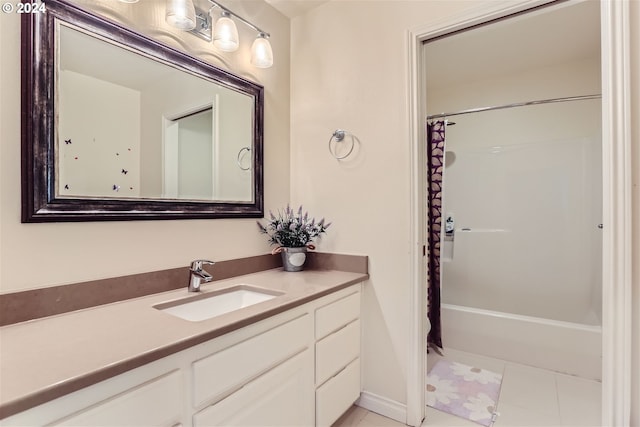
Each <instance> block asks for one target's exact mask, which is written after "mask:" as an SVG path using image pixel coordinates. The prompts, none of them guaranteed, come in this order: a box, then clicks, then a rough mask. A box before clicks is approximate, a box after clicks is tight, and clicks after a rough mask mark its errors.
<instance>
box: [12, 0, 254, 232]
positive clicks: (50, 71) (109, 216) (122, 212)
mask: <svg viewBox="0 0 640 427" xmlns="http://www.w3.org/2000/svg"><path fill="white" fill-rule="evenodd" d="M44 3H45V5H46V13H31V14H24V15H22V41H21V44H22V46H21V50H22V58H21V67H22V82H21V84H22V106H21V120H22V222H24V223H26V222H65V221H118V220H152V219H153V220H160V219H162V220H165V219H197V218H260V217H262V216H263V215H264V207H263V205H264V195H263V120H264V88H263V87H262V86H260V85H258V84H256V83H254V82H251V81H249V80H245V79H243V78H241V77H238V76H236V75H233V74H231V73H229V72H227V71H224V70H221V69H219V68H216V67H214V66H212V65H210V64H208V63H206V62H204V61H202V60H200V59H198V58H195V57H193V56H190V55H188V54H186V53H184V52H181V51H179V50H176V49H174V48H172V47H169V46H167V45H164V44H162V43H160V42H158V41H155V40H152V39H150V38H148V37H146V36H144V35H141V34H139V33H137V32H135V31H133V30H131V29H128V28H125V27H123V26H121V25H119V24H116V23H113V22H111V21H109V20H107V19H104V18H102V17H99V16H96V15H94V14H92V13H90V12H88V11H85V10H83V9H81V8H79V7H77V6H75V5H73V4H70V3H67V2H65V1H63V0H44ZM57 19H60V20H62V21H66V22H69V23H71V24H73V25H75V26H78V27H80V28H83V29H85V30H87V31H89V32H91V33H94V34H97V35H99V36H101V37H104V38H107V39H109V40H113V41H115V42H117V43H120V44H123V45H126V46H128V47H130V48H132V49H134V50H137V51H140V52H142V53H144V54H145V55H147V56H150V57H152V58H154V59H157V60H159V61H162V62H165V63H169V64H171V65H173V66H176V67H177V68H181V69H183V70H185V71H187V72H190V73H192V74H195V75H198V76H202V77H204V78H206V79H209V80H215V81H216V82H219V83H220V84H222V85H224V86H227V87H229V88H231V89H233V90H236V91H239V92H242V93H245V94H247V95H249V96H252V97H253V98H254V99H255V103H254V124H253V127H254V129H253V135H254V141H253V144H254V150H253V154H254V157H253V164H252V167H253V171H254V173H253V181H254V182H253V186H254V200H253V201H252V202H251V203H220V202H207V201H205V202H201V201H183V200H164V201H162V200H151V199H132V200H115V199H100V198H57V197H56V188H55V186H56V179H55V178H56V164H55V143H56V129H55V123H56V111H55V109H54V106H55V95H56V94H55V83H54V82H55V80H54V77H55V76H54V70H55V67H56V64H55V58H56V53H55V28H56V25H55V24H56V20H57Z"/></svg>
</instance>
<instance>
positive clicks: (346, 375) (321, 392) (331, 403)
mask: <svg viewBox="0 0 640 427" xmlns="http://www.w3.org/2000/svg"><path fill="white" fill-rule="evenodd" d="M358 397H360V359H356V360H354V361H353V362H351V363H350V364H349V365H348V366H347V367H346V368H344V369H343V370H342V371H340V372H338V373H337V374H336V375H335V376H334V377H333V378H330V379H329V380H328V381H327V382H326V383H324V384H323V385H322V386H321V387H319V388H318V390H317V391H316V426H318V427H324V426H330V425H331V424H333V423H334V422H335V421H336V420H337V419H338V418H339V417H340V415H342V414H344V413H345V412H346V411H347V409H349V407H350V406H351V405H353V402H355V401H356V400H357V399H358Z"/></svg>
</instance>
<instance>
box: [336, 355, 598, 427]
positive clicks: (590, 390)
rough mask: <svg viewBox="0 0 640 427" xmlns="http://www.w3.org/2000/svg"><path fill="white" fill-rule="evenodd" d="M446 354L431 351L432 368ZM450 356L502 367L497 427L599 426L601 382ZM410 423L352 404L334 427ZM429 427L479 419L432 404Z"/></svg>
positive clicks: (468, 425) (466, 425) (468, 426)
mask: <svg viewBox="0 0 640 427" xmlns="http://www.w3.org/2000/svg"><path fill="white" fill-rule="evenodd" d="M439 357H440V356H438V355H436V354H433V353H431V354H429V357H428V358H427V362H428V365H429V368H431V367H432V366H433V365H435V363H436V362H437V361H438V358H439ZM445 358H446V359H449V360H454V361H456V362H460V363H464V364H467V365H471V366H477V367H479V368H483V369H487V370H491V371H493V372H502V373H503V378H502V388H501V390H500V398H499V400H498V412H499V414H500V415H499V416H498V419H497V420H496V422H495V423H494V427H538V426H541V427H542V426H544V427H556V426H576V427H578V426H579V427H586V426H599V425H600V393H601V388H602V387H601V384H600V383H599V382H597V381H589V380H584V379H581V378H576V377H572V376H569V375H564V374H558V373H555V372H551V371H547V370H544V369H537V368H532V367H529V366H524V365H519V364H516V363H511V362H505V361H502V360H498V359H493V358H490V357H484V356H479V355H475V354H471V353H465V352H461V351H457V350H451V349H449V350H446V352H445ZM403 425H404V424H402V423H399V422H397V421H394V420H392V419H389V418H385V417H383V416H381V415H378V414H376V413H374V412H370V411H367V410H366V409H363V408H360V407H358V406H354V407H352V408H351V409H350V410H349V411H348V412H347V413H346V414H344V415H343V416H342V417H341V418H340V419H339V420H338V421H336V423H335V424H334V425H333V427H401V426H403ZM422 426H423V427H427V426H460V427H479V426H480V425H479V424H476V423H473V422H471V421H468V420H465V419H462V418H458V417H455V416H453V415H449V414H446V413H444V412H440V411H437V410H435V409H433V408H429V407H427V414H426V419H425V421H424V422H423V424H422Z"/></svg>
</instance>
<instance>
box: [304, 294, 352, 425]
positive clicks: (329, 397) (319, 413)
mask: <svg viewBox="0 0 640 427" xmlns="http://www.w3.org/2000/svg"><path fill="white" fill-rule="evenodd" d="M350 290H351V291H352V292H350V293H347V294H346V295H344V296H343V297H342V298H340V299H338V300H337V301H331V302H329V303H328V304H326V305H323V306H320V307H318V308H317V309H316V310H315V337H316V343H315V349H316V363H315V371H316V396H315V402H316V420H315V421H316V422H315V424H316V425H317V426H329V425H331V424H333V422H335V421H336V420H337V419H338V418H339V417H340V416H341V415H342V414H343V413H344V412H345V411H346V410H347V409H349V407H350V406H351V405H352V404H353V403H354V402H355V401H356V400H357V399H358V398H359V397H360V390H361V387H360V291H359V288H358V287H353V288H350Z"/></svg>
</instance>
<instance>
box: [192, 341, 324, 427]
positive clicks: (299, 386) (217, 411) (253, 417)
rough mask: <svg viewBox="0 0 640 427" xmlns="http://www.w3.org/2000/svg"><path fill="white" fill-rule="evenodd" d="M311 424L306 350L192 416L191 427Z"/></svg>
mask: <svg viewBox="0 0 640 427" xmlns="http://www.w3.org/2000/svg"><path fill="white" fill-rule="evenodd" d="M313 424H314V408H313V357H312V354H311V351H310V350H309V349H306V350H304V351H303V352H301V353H298V354H297V355H296V356H294V357H292V358H291V359H288V360H287V361H285V362H284V363H282V364H281V365H278V366H277V367H275V368H273V369H272V370H270V371H268V372H266V373H265V374H264V375H262V376H260V377H258V378H256V379H255V380H254V381H251V382H250V383H248V384H246V385H245V386H244V387H242V388H241V389H240V390H238V391H236V392H235V393H233V394H231V395H230V396H228V397H226V398H225V399H223V400H221V401H220V402H218V403H216V404H215V405H212V406H209V407H208V408H205V409H203V410H202V411H200V412H198V413H197V414H196V415H194V417H193V425H194V427H204V426H311V425H313Z"/></svg>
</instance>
